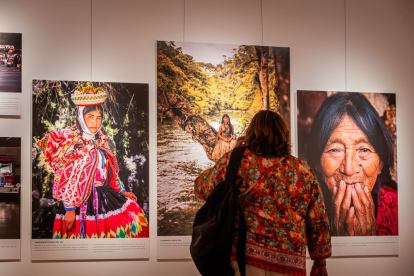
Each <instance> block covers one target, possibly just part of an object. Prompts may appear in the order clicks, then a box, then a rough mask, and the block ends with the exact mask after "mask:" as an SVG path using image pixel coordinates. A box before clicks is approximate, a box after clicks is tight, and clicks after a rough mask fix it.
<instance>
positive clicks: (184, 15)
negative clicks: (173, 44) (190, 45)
mask: <svg viewBox="0 0 414 276" xmlns="http://www.w3.org/2000/svg"><path fill="white" fill-rule="evenodd" d="M183 42H185V0H184V22H183Z"/></svg>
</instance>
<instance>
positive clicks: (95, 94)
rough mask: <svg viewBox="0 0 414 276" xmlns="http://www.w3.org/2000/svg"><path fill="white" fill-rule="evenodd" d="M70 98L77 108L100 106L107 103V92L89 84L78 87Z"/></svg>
mask: <svg viewBox="0 0 414 276" xmlns="http://www.w3.org/2000/svg"><path fill="white" fill-rule="evenodd" d="M70 97H71V99H72V101H73V102H74V103H75V104H76V105H77V106H88V105H98V104H102V103H103V102H104V101H105V99H106V92H105V88H102V87H98V88H95V87H93V86H92V85H91V84H90V83H89V82H87V83H82V85H81V86H78V87H77V89H76V91H75V93H73V94H72V95H71V96H70Z"/></svg>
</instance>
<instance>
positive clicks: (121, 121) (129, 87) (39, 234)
mask: <svg viewBox="0 0 414 276" xmlns="http://www.w3.org/2000/svg"><path fill="white" fill-rule="evenodd" d="M81 83H82V82H76V81H46V80H34V81H33V124H32V126H33V128H32V133H33V137H32V139H33V140H32V142H33V146H32V212H33V219H32V227H33V229H32V238H34V239H36V238H51V237H52V230H53V221H54V218H55V213H56V211H57V209H58V202H57V200H55V199H54V198H53V196H52V186H53V177H54V174H53V170H52V169H51V168H50V167H49V165H48V164H47V163H46V162H45V159H44V156H43V154H41V153H40V150H39V148H38V146H37V142H38V141H39V140H40V139H42V138H43V137H44V136H45V135H46V134H47V133H49V132H51V131H52V130H54V129H56V128H67V127H71V126H73V125H75V124H76V122H75V116H76V105H74V104H73V103H72V101H71V100H70V95H71V94H72V93H73V92H74V91H75V89H76V87H77V86H78V85H80V84H81ZM91 84H92V85H93V86H94V87H98V86H105V87H106V89H107V95H108V98H107V99H106V101H105V103H104V120H103V126H102V130H103V131H104V133H105V134H106V135H107V136H108V140H109V142H110V143H109V144H110V147H111V150H112V151H113V152H114V153H115V155H116V157H117V161H118V165H119V170H120V172H119V177H120V179H121V181H122V182H123V183H124V185H125V188H126V189H127V190H128V191H131V192H133V193H134V194H135V195H136V196H137V197H138V204H139V205H140V206H141V207H142V208H143V210H144V212H145V213H146V215H147V218H148V217H149V210H148V207H149V197H148V189H149V186H148V185H149V175H148V171H149V168H148V163H149V162H148V157H149V148H148V144H149V137H148V85H147V84H128V83H105V82H91ZM131 141H133V142H131Z"/></svg>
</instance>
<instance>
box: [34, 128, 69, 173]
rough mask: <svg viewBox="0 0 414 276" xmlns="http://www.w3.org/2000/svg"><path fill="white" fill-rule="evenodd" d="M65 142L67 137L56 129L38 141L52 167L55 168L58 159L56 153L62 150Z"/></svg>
mask: <svg viewBox="0 0 414 276" xmlns="http://www.w3.org/2000/svg"><path fill="white" fill-rule="evenodd" d="M64 142H65V138H64V135H63V134H62V131H61V130H60V129H55V130H53V131H52V132H51V133H49V134H47V135H46V136H45V137H44V138H43V139H42V140H40V141H39V142H38V143H37V145H38V146H39V147H40V149H41V151H42V153H43V155H44V156H45V159H46V162H47V163H48V164H49V166H50V167H52V168H53V167H54V166H55V165H56V161H58V160H57V158H56V157H57V156H58V155H57V154H56V153H57V151H62V149H63V148H62V143H64Z"/></svg>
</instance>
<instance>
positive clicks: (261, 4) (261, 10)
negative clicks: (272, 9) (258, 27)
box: [260, 0, 264, 46]
mask: <svg viewBox="0 0 414 276" xmlns="http://www.w3.org/2000/svg"><path fill="white" fill-rule="evenodd" d="M260 20H261V21H262V46H264V43H263V0H260Z"/></svg>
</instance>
